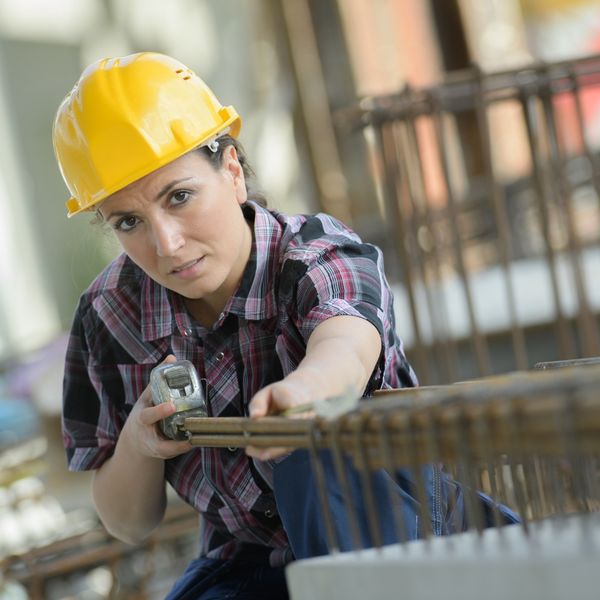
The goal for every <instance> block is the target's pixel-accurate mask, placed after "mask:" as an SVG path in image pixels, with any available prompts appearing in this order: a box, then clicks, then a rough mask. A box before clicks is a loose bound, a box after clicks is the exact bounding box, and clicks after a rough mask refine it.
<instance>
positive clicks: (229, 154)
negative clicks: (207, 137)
mask: <svg viewBox="0 0 600 600" xmlns="http://www.w3.org/2000/svg"><path fill="white" fill-rule="evenodd" d="M221 164H222V169H223V171H224V172H225V174H226V175H227V176H228V177H231V180H232V182H233V186H234V190H235V197H236V200H237V201H238V204H244V202H246V200H248V191H247V189H246V178H245V176H244V168H243V167H242V165H241V164H240V161H239V159H238V155H237V152H236V149H235V148H234V147H233V146H227V147H226V148H225V149H224V150H223V157H222V159H221Z"/></svg>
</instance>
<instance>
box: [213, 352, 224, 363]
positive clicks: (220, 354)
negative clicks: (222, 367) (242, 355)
mask: <svg viewBox="0 0 600 600" xmlns="http://www.w3.org/2000/svg"><path fill="white" fill-rule="evenodd" d="M224 356H225V353H224V352H219V353H218V354H217V355H216V356H215V359H216V360H217V361H221V360H223V357H224Z"/></svg>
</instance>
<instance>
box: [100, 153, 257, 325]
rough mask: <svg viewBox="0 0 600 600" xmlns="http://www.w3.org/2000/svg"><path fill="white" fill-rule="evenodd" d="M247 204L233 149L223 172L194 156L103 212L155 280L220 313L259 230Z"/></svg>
mask: <svg viewBox="0 0 600 600" xmlns="http://www.w3.org/2000/svg"><path fill="white" fill-rule="evenodd" d="M246 198H247V194H246V186H245V181H244V174H243V171H242V167H241V165H240V163H239V162H238V160H237V155H236V152H235V149H234V148H233V147H232V146H228V147H227V148H225V150H224V151H223V157H222V164H221V166H220V167H219V168H218V169H215V168H214V167H213V166H212V165H211V164H210V163H209V162H208V160H207V159H206V158H205V157H204V156H202V155H201V154H200V153H199V152H190V153H188V154H186V155H184V156H182V157H181V158H178V159H177V160H174V161H173V162H171V163H169V164H168V165H165V166H164V167H161V168H160V169H158V170H157V171H154V172H153V173H150V174H149V175H146V176H145V177H143V178H142V179H140V180H138V181H136V182H134V183H132V184H131V185H128V186H127V187H126V188H124V189H122V190H120V191H118V192H116V193H115V194H113V195H111V196H109V197H108V198H107V199H106V200H105V201H104V202H102V204H101V206H100V212H101V214H102V216H103V218H104V219H105V220H106V221H107V222H108V223H109V225H110V226H111V227H112V229H113V230H114V232H115V234H116V236H117V238H118V240H119V242H120V243H121V246H122V247H123V250H124V251H125V252H126V253H127V255H128V256H129V257H130V258H131V260H133V262H135V263H136V264H137V265H138V266H139V267H140V268H141V269H143V270H144V271H145V272H146V274H147V275H148V276H149V277H151V278H152V279H154V280H155V281H156V282H158V283H159V284H161V285H163V286H165V287H166V288H169V289H170V290H173V291H174V292H177V293H178V294H181V295H182V296H184V297H185V298H187V299H190V300H192V301H199V302H198V303H195V304H194V305H195V306H197V307H198V308H200V309H201V311H206V310H209V311H210V312H216V314H218V312H219V311H220V310H221V309H222V308H223V306H224V305H225V303H226V302H227V299H228V298H229V297H230V296H231V295H232V294H233V293H234V292H235V290H236V288H237V286H238V284H239V281H240V279H241V277H242V274H243V272H244V269H245V267H246V264H247V262H248V258H249V256H250V250H251V247H252V231H251V228H250V226H249V225H248V223H247V222H246V221H245V220H244V216H243V213H242V210H241V208H240V205H241V204H242V203H243V202H245V201H246ZM211 309H212V310H211ZM207 316H210V314H209V315H207ZM212 316H213V317H214V316H215V315H214V314H213V315H212Z"/></svg>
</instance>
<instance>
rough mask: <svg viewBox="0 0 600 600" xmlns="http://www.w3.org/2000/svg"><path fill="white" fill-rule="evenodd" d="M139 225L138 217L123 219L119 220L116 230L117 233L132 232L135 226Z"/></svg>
mask: <svg viewBox="0 0 600 600" xmlns="http://www.w3.org/2000/svg"><path fill="white" fill-rule="evenodd" d="M137 224H138V218H137V217H123V218H122V219H119V220H118V221H117V222H116V224H115V229H116V230H117V231H124V232H127V231H131V230H132V229H134V228H135V226H136V225H137Z"/></svg>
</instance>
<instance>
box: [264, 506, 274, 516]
mask: <svg viewBox="0 0 600 600" xmlns="http://www.w3.org/2000/svg"><path fill="white" fill-rule="evenodd" d="M274 516H275V511H274V510H273V509H272V508H267V510H265V517H267V519H270V518H271V517H274Z"/></svg>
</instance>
